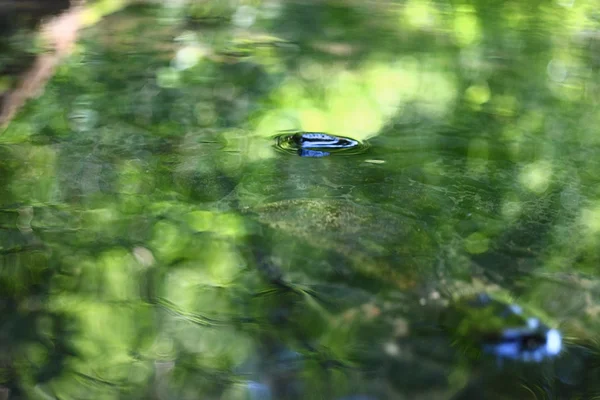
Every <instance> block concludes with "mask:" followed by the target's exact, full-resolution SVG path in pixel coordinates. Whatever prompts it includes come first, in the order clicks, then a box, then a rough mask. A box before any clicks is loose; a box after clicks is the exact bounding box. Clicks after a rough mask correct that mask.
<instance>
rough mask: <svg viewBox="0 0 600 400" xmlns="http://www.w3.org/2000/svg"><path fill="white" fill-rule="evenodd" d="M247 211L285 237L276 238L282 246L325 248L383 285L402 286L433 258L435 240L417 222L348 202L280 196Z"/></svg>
mask: <svg viewBox="0 0 600 400" xmlns="http://www.w3.org/2000/svg"><path fill="white" fill-rule="evenodd" d="M252 213H253V214H254V215H255V217H256V218H257V220H258V221H259V222H261V223H263V224H265V225H267V226H269V227H271V228H272V229H273V230H275V231H276V232H280V233H281V234H282V235H287V238H281V245H282V246H284V245H288V246H290V245H296V244H305V245H307V246H308V247H310V248H314V249H318V250H325V251H329V252H330V253H331V254H333V255H335V256H336V259H337V260H338V261H337V264H340V265H341V264H350V265H352V266H353V267H354V269H355V271H356V272H360V273H363V274H366V275H368V276H370V277H372V278H376V279H378V280H381V281H382V282H383V283H385V284H387V283H394V284H396V285H399V286H401V287H404V286H406V285H407V284H409V282H413V281H414V279H415V278H416V275H418V274H419V272H427V271H428V270H430V268H429V267H430V266H431V265H432V260H433V258H434V256H435V249H434V242H433V240H432V239H431V237H430V235H429V234H428V232H427V231H426V228H425V226H424V224H422V223H421V222H420V221H418V220H416V219H414V218H412V217H408V216H405V215H402V214H396V213H393V212H391V211H387V210H383V209H381V208H378V207H374V206H368V205H363V204H358V203H355V202H352V201H349V200H343V199H293V200H282V201H277V202H273V203H269V204H266V205H263V206H259V207H256V208H254V209H253V210H252ZM290 235H291V236H292V237H293V238H294V240H293V241H290V240H289V236H290ZM276 239H279V238H278V237H277V238H276ZM290 242H292V243H290ZM275 245H277V244H275ZM290 256H293V254H290ZM308 256H309V257H310V254H308ZM317 258H319V259H320V257H315V259H317Z"/></svg>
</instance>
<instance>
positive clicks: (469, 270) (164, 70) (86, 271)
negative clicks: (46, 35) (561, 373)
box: [0, 0, 600, 398]
mask: <svg viewBox="0 0 600 400" xmlns="http://www.w3.org/2000/svg"><path fill="white" fill-rule="evenodd" d="M267 3H268V2H261V1H254V2H245V3H244V6H246V7H254V8H255V10H254V11H256V18H257V19H256V23H255V25H253V26H252V27H251V28H243V29H242V28H236V29H230V28H229V26H230V25H229V24H230V23H235V19H236V18H237V17H235V13H236V11H237V8H236V5H235V4H234V3H233V2H211V1H208V2H191V3H189V4H187V5H185V4H184V3H182V5H181V7H179V8H177V7H174V6H173V5H171V6H172V8H169V7H136V8H135V9H132V10H130V11H125V12H123V13H120V14H117V15H114V16H113V17H111V18H109V19H107V20H106V21H103V22H102V23H100V25H99V26H98V27H95V28H90V30H88V31H87V32H85V33H84V34H83V37H82V40H81V41H80V42H79V43H78V47H77V49H76V52H75V53H74V55H73V56H72V57H71V58H70V59H69V60H68V61H67V62H66V63H65V64H64V65H63V66H62V67H61V68H60V69H59V71H58V72H57V75H56V76H55V77H54V78H53V80H52V81H51V82H50V83H49V85H48V87H47V88H46V90H45V92H44V95H43V96H41V97H40V98H38V99H36V100H35V101H33V102H31V103H30V104H28V106H27V107H26V108H25V109H24V110H23V113H22V114H21V115H20V116H19V117H18V118H17V119H16V120H15V121H13V123H12V124H11V125H10V126H9V128H8V129H7V130H6V131H5V132H4V133H3V134H2V136H0V156H1V157H0V158H1V159H2V162H1V163H0V182H1V183H2V185H0V200H1V201H2V204H3V206H2V213H1V215H0V216H1V217H2V220H1V221H0V223H1V224H2V225H0V228H1V230H0V257H1V262H2V264H1V267H2V269H1V270H0V287H1V289H2V293H3V294H5V297H6V298H7V299H8V300H7V302H5V303H0V307H1V308H0V310H1V311H2V313H3V315H9V316H10V317H11V318H13V319H12V320H11V321H13V320H14V321H16V323H15V325H14V326H19V328H18V329H16V328H15V329H12V328H10V329H9V328H6V326H7V325H0V337H6V336H7V337H9V338H11V340H14V343H12V342H11V343H9V347H11V351H10V352H2V356H0V379H1V380H2V381H1V382H0V384H2V385H7V386H10V387H11V388H16V387H20V388H21V389H20V390H21V391H23V392H25V393H27V394H29V397H35V396H39V395H40V393H42V392H43V393H46V394H47V395H54V396H55V397H60V398H69V397H72V398H86V397H87V398H119V397H127V398H130V397H131V398H151V397H161V398H162V397H168V396H172V397H178V398H197V397H198V393H202V394H204V395H206V396H209V395H211V396H213V397H219V396H221V398H227V396H228V395H231V396H232V397H235V396H239V397H235V398H241V397H242V396H244V395H246V394H248V393H247V391H246V390H247V385H245V383H247V382H248V381H256V382H258V381H261V379H262V380H264V379H265V376H267V377H272V378H273V379H272V380H273V381H277V380H278V379H279V380H280V381H277V382H279V383H281V386H285V385H286V384H288V383H290V382H292V381H294V382H297V381H301V382H304V384H305V392H304V394H306V393H312V392H311V391H310V390H313V391H314V392H322V393H325V392H327V391H328V390H329V394H330V395H331V396H329V397H328V398H336V397H340V396H344V395H347V394H354V393H355V392H360V391H361V390H363V389H364V388H367V389H371V386H377V384H376V383H373V382H381V380H377V379H371V377H372V376H373V375H369V374H363V373H362V372H363V371H361V370H360V368H361V366H363V365H368V366H369V367H370V368H371V367H372V369H373V371H369V372H372V374H374V375H376V376H377V377H378V378H382V377H383V378H385V380H387V381H390V382H395V386H394V385H392V384H390V385H389V387H387V386H386V387H385V388H381V386H382V385H379V386H378V387H377V391H378V393H379V392H380V391H381V392H382V393H379V394H380V397H381V398H395V397H398V392H403V393H402V394H401V395H404V397H411V395H412V394H414V393H417V392H419V393H422V392H426V391H427V390H431V391H432V392H433V391H437V392H436V395H438V396H439V395H440V393H442V392H443V393H444V394H448V395H449V396H450V393H451V392H452V393H454V392H456V391H457V390H459V388H460V387H462V386H465V385H466V384H467V381H468V380H469V377H470V372H471V371H470V368H472V366H471V365H470V364H468V363H466V362H465V361H464V360H460V359H459V357H457V356H456V355H455V354H454V353H452V351H451V348H450V347H449V346H448V343H447V341H443V340H440V342H439V343H440V346H438V347H439V348H434V347H435V346H431V345H430V344H431V343H438V342H434V341H433V339H432V341H431V342H430V341H427V340H426V339H423V338H426V335H425V333H427V334H431V332H426V331H427V329H426V328H423V325H427V324H428V323H429V324H431V323H432V322H431V319H435V318H431V316H430V315H429V312H430V311H429V309H428V308H426V307H424V305H426V304H427V303H428V302H429V301H432V302H433V301H436V300H440V301H441V302H442V303H443V301H444V300H448V299H444V298H442V299H439V296H440V292H441V293H442V295H441V296H442V297H444V296H446V293H447V292H453V291H454V290H456V288H463V287H465V286H466V287H470V288H472V287H473V286H476V285H475V284H474V283H473V282H472V278H473V275H475V276H476V277H477V278H479V279H481V280H483V281H484V282H487V283H486V284H484V289H489V288H492V287H494V286H501V288H502V290H503V291H505V292H506V293H510V294H511V295H514V297H510V299H512V300H511V301H518V302H519V303H522V305H523V306H524V307H525V306H529V307H530V308H532V309H538V308H539V309H544V310H546V313H547V314H548V315H551V316H552V318H551V320H552V321H553V322H554V321H556V323H557V324H558V325H559V327H560V328H561V329H565V331H568V332H570V333H569V334H570V335H571V336H572V337H573V338H575V339H576V338H581V339H582V340H583V339H585V341H587V342H589V340H590V338H591V337H592V336H593V334H594V332H597V331H598V317H597V315H598V314H597V308H594V304H596V303H597V288H596V286H594V285H593V284H592V283H594V282H597V281H598V271H597V268H596V265H597V261H598V260H599V258H600V253H599V251H598V248H599V247H598V244H599V240H600V236H599V232H600V222H599V221H600V211H599V210H600V207H599V206H598V204H600V203H599V201H600V200H599V199H598V193H597V189H596V180H597V175H598V163H597V160H598V157H597V144H598V136H597V132H596V127H597V126H598V124H597V123H596V122H598V121H597V119H598V117H597V113H596V112H595V108H594V104H595V102H596V100H597V94H596V93H597V91H594V90H593V88H594V77H595V72H594V71H595V69H596V68H597V60H596V59H595V58H594V57H595V56H594V55H593V54H592V52H591V51H590V50H589V48H590V47H589V46H592V47H593V46H595V44H594V43H595V42H594V40H597V39H593V38H587V39H582V40H584V41H585V43H587V44H589V46H588V47H586V46H587V44H586V45H583V44H582V45H569V46H565V44H564V43H566V42H567V41H568V40H570V39H568V38H570V37H572V36H575V35H576V34H583V33H585V32H582V29H583V28H585V27H589V28H590V29H591V28H595V29H597V28H598V27H597V23H594V22H593V21H592V19H591V17H589V16H588V11H589V10H588V9H587V8H586V7H589V6H590V4H592V3H591V2H587V5H586V2H577V3H576V4H574V5H573V7H571V8H567V7H564V8H561V7H559V6H553V7H539V9H538V8H537V6H535V7H534V5H533V3H531V2H522V1H520V2H517V1H509V2H505V3H504V4H503V5H502V6H496V5H489V4H487V3H485V2H476V3H473V4H472V5H469V6H467V5H464V4H463V5H460V4H456V6H455V7H454V6H453V8H444V6H443V4H442V3H441V2H425V1H418V0H411V1H407V2H398V3H397V4H393V6H392V7H387V6H386V5H384V4H383V3H382V4H381V5H377V4H376V3H377V2H351V1H349V2H347V3H346V2H339V1H336V2H327V1H324V2H314V3H311V4H308V5H307V4H306V2H304V3H303V4H302V5H300V3H294V2H282V3H281V4H280V8H279V9H276V10H275V12H273V13H271V14H269V13H268V12H267V11H268V10H267V6H268V4H267ZM309 3H310V2H309ZM384 3H385V2H384ZM186 7H189V8H186ZM142 11H143V12H142ZM186 13H187V15H186ZM253 15H254V14H253ZM266 15H271V16H270V17H267V16H266ZM157 21H159V22H160V23H157ZM183 22H186V24H185V26H184V24H183ZM207 22H210V24H208V23H207ZM563 22H564V23H563ZM180 23H181V24H180ZM209 25H210V26H211V27H210V28H208V27H207V26H209ZM586 29H587V28H586ZM265 32H266V33H265ZM569 43H570V42H569ZM551 61H552V63H551ZM565 69H566V71H567V72H568V73H566V74H565V73H563V72H564V71H565ZM280 129H307V130H323V131H328V132H331V133H334V134H336V133H337V134H341V135H348V136H352V137H356V138H360V139H369V141H370V142H371V147H370V148H369V150H368V153H367V154H364V155H356V156H352V157H347V158H344V157H338V158H336V157H330V158H326V159H320V160H307V159H302V158H299V157H290V156H289V155H282V154H278V153H276V152H275V151H274V149H273V147H272V143H271V140H270V138H271V136H272V135H273V134H275V133H276V131H278V130H280ZM242 210H243V212H242ZM573 266H574V267H576V268H577V270H578V271H580V272H586V273H587V274H588V277H587V278H585V279H583V278H581V279H573V281H572V282H571V283H572V284H571V285H559V284H557V282H552V283H548V282H547V281H543V280H540V279H538V277H540V276H543V275H544V274H550V275H551V274H555V273H556V272H557V271H565V270H566V269H567V268H572V267H573ZM488 283H489V284H488ZM560 283H564V282H560ZM586 285H587V286H586ZM433 287H441V289H444V290H445V291H444V290H440V292H438V291H436V290H425V289H430V288H433ZM557 288H560V290H559V289H557ZM575 292H576V293H579V294H580V295H577V296H574V295H573V293H575ZM507 296H508V295H507ZM450 297H451V296H450ZM556 299H560V301H558V302H557V301H556ZM567 300H568V301H567ZM564 305H568V312H567V310H562V309H561V307H562V306H564ZM565 307H566V306H565ZM479 317H480V318H479ZM487 317H488V316H478V317H477V318H476V319H481V320H483V319H485V318H487ZM423 321H425V322H423ZM459 329H461V328H460V327H459ZM7 332H8V333H7ZM20 332H29V334H28V335H24V336H21V335H20ZM421 334H423V336H422V337H421V336H420V335H421ZM2 335H5V336H2ZM0 342H1V343H2V345H0V347H1V346H4V342H3V341H0ZM573 342H577V341H576V340H573ZM424 343H425V344H424ZM40 344H41V345H40ZM444 346H446V347H444ZM424 347H426V348H424ZM1 348H2V349H4V347H1ZM436 351H438V352H437V353H436ZM5 354H8V355H7V356H5ZM2 357H8V358H2ZM17 361H18V362H17ZM11 363H15V365H17V367H16V368H13V369H14V370H13V369H11V368H8V367H5V365H10V364H11ZM415 366H417V367H418V368H415ZM412 370H414V371H418V372H415V373H414V374H412V373H407V372H406V371H412ZM450 372H451V374H450ZM449 375H451V376H450V378H449V380H448V376H449ZM498 379H500V378H498ZM38 382H43V384H42V385H38V386H36V383H38ZM430 382H435V383H436V384H435V385H431V384H430ZM273 386H274V387H275V386H277V385H275V384H274V385H273ZM273 390H276V389H273ZM190 393H191V394H190ZM426 393H430V392H426ZM223 396H225V397H223ZM283 397H285V396H280V397H277V396H275V398H283ZM289 397H291V398H293V396H289ZM431 397H433V394H432V396H431ZM296 398H306V396H304V397H303V396H302V395H301V394H300V395H297V396H296ZM564 398H567V397H564Z"/></svg>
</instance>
